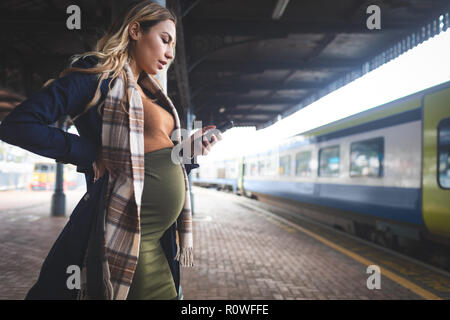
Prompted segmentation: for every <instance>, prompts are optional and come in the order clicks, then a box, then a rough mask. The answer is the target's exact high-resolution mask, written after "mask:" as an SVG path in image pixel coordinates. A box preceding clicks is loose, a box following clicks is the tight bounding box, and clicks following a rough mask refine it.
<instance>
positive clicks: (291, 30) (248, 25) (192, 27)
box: [185, 18, 416, 36]
mask: <svg viewBox="0 0 450 320" xmlns="http://www.w3.org/2000/svg"><path fill="white" fill-rule="evenodd" d="M415 26H416V24H414V23H385V24H383V30H382V32H386V31H399V32H404V31H407V30H409V29H411V28H414V27H415ZM185 28H186V32H187V33H188V32H189V34H194V35H199V34H213V35H222V36H225V35H228V36H258V35H261V34H264V35H266V36H285V35H288V34H305V33H308V34H312V33H316V34H324V33H351V34H355V33H373V32H374V31H373V30H369V29H368V28H367V27H366V25H365V24H364V23H348V22H346V21H342V22H334V23H332V22H320V21H317V22H290V21H288V22H286V21H274V20H268V19H253V20H252V19H245V20H241V19H217V18H214V19H191V20H189V22H188V23H187V24H186V26H185Z"/></svg>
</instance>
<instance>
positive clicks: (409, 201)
mask: <svg viewBox="0 0 450 320" xmlns="http://www.w3.org/2000/svg"><path fill="white" fill-rule="evenodd" d="M244 189H245V190H248V191H252V192H257V193H263V194H267V195H272V196H276V197H280V198H285V199H290V200H294V201H299V202H308V203H313V204H317V205H321V206H327V207H332V208H337V209H341V210H347V211H353V212H357V213H361V214H366V215H371V216H375V217H380V218H385V219H390V220H394V221H402V222H409V223H412V224H416V225H423V219H422V214H421V207H422V205H421V201H422V199H421V191H420V190H421V189H416V188H395V187H373V186H361V185H342V184H322V183H304V182H287V181H286V182H284V181H257V180H248V179H244Z"/></svg>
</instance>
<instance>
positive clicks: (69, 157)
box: [0, 72, 98, 166]
mask: <svg viewBox="0 0 450 320" xmlns="http://www.w3.org/2000/svg"><path fill="white" fill-rule="evenodd" d="M96 87H97V81H96V76H95V75H92V74H84V73H79V72H74V73H70V74H68V75H66V76H65V77H63V78H58V79H56V80H55V81H54V82H53V83H52V84H51V85H49V86H48V87H46V88H43V89H41V90H40V91H38V92H37V93H35V94H34V95H32V96H31V97H30V98H29V99H27V100H25V101H24V102H22V103H21V104H19V105H18V106H16V108H15V109H14V110H13V111H12V112H11V113H10V114H8V115H7V116H6V118H5V119H4V120H3V121H2V122H1V123H0V139H1V140H3V141H5V142H7V143H9V144H13V145H16V146H19V147H21V148H23V149H26V150H29V151H31V152H33V153H36V154H39V155H41V156H44V157H48V158H53V159H56V160H57V161H59V162H64V163H71V164H74V165H80V166H91V165H92V162H93V161H94V160H95V156H96V154H97V148H98V146H97V145H96V144H95V142H94V141H95V139H92V140H91V139H86V138H83V137H80V136H78V135H75V134H72V133H68V132H64V131H63V130H61V129H59V128H56V127H50V126H49V125H50V124H53V123H55V122H56V121H57V120H58V119H59V118H60V117H61V116H64V115H71V116H75V115H77V114H79V113H81V112H82V111H83V110H84V108H85V107H86V105H87V103H88V102H89V101H90V100H91V99H92V97H93V96H94V93H95V89H96Z"/></svg>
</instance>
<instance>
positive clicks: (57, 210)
mask: <svg viewBox="0 0 450 320" xmlns="http://www.w3.org/2000/svg"><path fill="white" fill-rule="evenodd" d="M56 126H57V127H58V128H60V129H62V130H63V131H66V130H67V117H63V118H61V119H59V120H58V121H57V122H56ZM65 215H66V195H65V194H64V164H63V163H61V162H56V171H55V190H54V192H53V195H52V206H51V216H52V217H64V216H65Z"/></svg>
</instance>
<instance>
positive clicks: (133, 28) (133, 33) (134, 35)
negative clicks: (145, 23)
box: [128, 21, 140, 40]
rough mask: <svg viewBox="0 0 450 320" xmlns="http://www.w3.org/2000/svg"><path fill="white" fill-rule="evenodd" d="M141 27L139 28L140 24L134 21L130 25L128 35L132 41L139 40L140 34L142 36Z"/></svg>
mask: <svg viewBox="0 0 450 320" xmlns="http://www.w3.org/2000/svg"><path fill="white" fill-rule="evenodd" d="M139 29H140V27H139V23H138V22H137V21H134V22H132V23H131V24H130V26H129V28H128V35H129V36H130V37H131V39H133V40H138V39H139V34H140V30H139Z"/></svg>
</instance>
